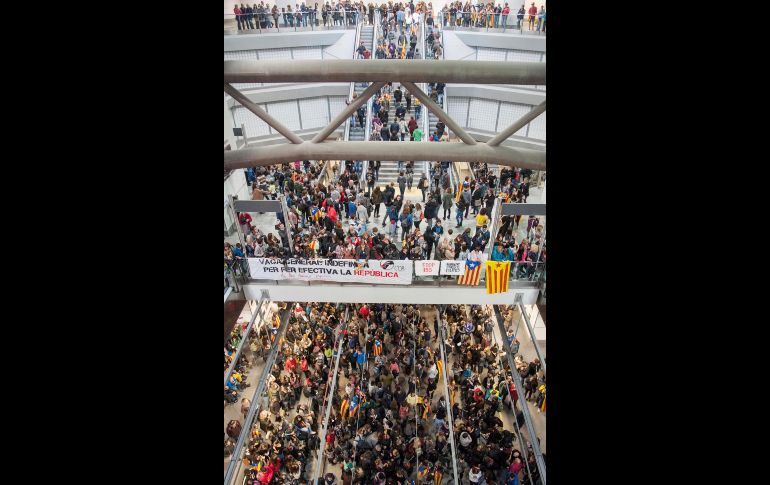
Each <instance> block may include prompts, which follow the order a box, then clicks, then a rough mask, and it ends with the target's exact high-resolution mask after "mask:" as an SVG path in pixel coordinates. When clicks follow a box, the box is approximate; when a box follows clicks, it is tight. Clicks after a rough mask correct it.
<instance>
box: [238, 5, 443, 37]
mask: <svg viewBox="0 0 770 485" xmlns="http://www.w3.org/2000/svg"><path fill="white" fill-rule="evenodd" d="M375 10H379V11H380V12H381V15H382V17H383V18H385V19H386V20H388V21H389V20H390V19H391V18H392V19H393V20H394V21H397V22H398V25H399V29H401V28H403V27H407V29H408V28H409V27H411V26H412V25H413V24H419V22H420V21H421V20H424V19H426V16H430V17H431V22H432V16H433V4H432V3H430V2H428V3H427V4H426V3H425V2H417V3H416V4H415V2H396V3H394V2H392V1H390V2H387V3H386V2H383V3H381V4H376V3H373V2H369V3H368V4H366V3H365V2H363V1H359V2H351V1H349V0H345V1H340V2H335V1H332V2H326V3H323V2H321V4H320V6H319V3H318V2H315V3H313V4H312V5H311V4H310V3H307V4H306V3H305V2H302V3H301V4H300V3H297V4H295V6H294V8H293V9H292V6H291V4H289V5H288V6H287V7H282V8H281V9H280V10H279V9H278V5H277V4H274V5H273V6H270V3H269V2H267V3H265V2H264V1H260V2H259V4H257V3H254V4H252V5H249V4H248V3H246V4H243V3H236V4H234V8H233V14H234V15H235V20H236V24H237V27H238V30H255V29H270V28H273V27H275V28H279V27H280V26H283V27H295V26H296V27H308V26H318V27H330V28H333V27H337V26H347V25H356V24H358V23H359V22H363V23H364V24H367V25H372V24H373V23H374V12H375ZM281 22H282V24H281Z"/></svg>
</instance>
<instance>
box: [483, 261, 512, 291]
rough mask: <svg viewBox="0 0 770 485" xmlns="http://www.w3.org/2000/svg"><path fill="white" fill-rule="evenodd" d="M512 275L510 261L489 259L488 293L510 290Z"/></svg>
mask: <svg viewBox="0 0 770 485" xmlns="http://www.w3.org/2000/svg"><path fill="white" fill-rule="evenodd" d="M510 275H511V262H510V261H487V294H492V293H504V292H506V291H508V279H509V278H510Z"/></svg>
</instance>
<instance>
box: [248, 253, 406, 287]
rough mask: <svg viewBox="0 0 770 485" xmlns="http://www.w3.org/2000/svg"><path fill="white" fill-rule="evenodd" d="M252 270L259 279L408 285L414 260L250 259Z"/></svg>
mask: <svg viewBox="0 0 770 485" xmlns="http://www.w3.org/2000/svg"><path fill="white" fill-rule="evenodd" d="M248 261H249V273H250V275H251V277H252V278H254V279H258V280H301V281H334V282H337V283H368V284H378V285H408V284H411V283H412V272H413V271H412V269H413V268H412V261H409V260H391V259H381V260H377V259H372V260H369V261H368V262H366V261H363V260H361V261H356V260H354V259H304V258H287V259H286V260H282V259H280V258H248Z"/></svg>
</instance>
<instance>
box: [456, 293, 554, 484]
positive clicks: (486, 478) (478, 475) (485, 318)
mask: <svg viewBox="0 0 770 485" xmlns="http://www.w3.org/2000/svg"><path fill="white" fill-rule="evenodd" d="M507 315H508V316H507V317H506V319H505V322H504V324H505V326H506V328H507V335H506V338H507V340H508V343H509V345H510V349H511V350H510V351H511V353H512V354H514V356H515V362H516V364H515V365H516V367H517V371H518V372H519V375H520V376H521V377H522V380H523V381H524V383H525V386H528V384H526V383H527V382H530V384H529V385H531V383H532V382H533V381H534V382H537V380H538V379H540V381H542V382H543V383H544V382H545V376H544V375H543V374H542V372H541V365H540V361H539V360H538V359H534V360H533V361H532V362H526V361H525V360H524V359H523V357H522V356H521V355H520V354H518V350H519V346H520V343H519V341H518V340H517V339H516V338H515V336H514V330H513V325H512V323H513V322H512V316H513V311H512V310H510V311H508V312H507ZM444 320H445V322H446V329H445V335H446V338H447V341H446V347H447V348H448V349H449V352H448V355H447V366H448V367H449V366H450V365H451V371H450V372H448V373H447V378H448V379H449V389H450V393H451V395H452V403H451V405H452V416H453V418H454V424H455V436H456V437H458V438H457V439H458V441H459V445H460V450H461V451H460V452H458V459H459V462H460V466H461V468H462V469H463V471H462V472H461V473H460V476H465V473H466V470H467V476H468V479H469V481H470V482H471V483H478V484H483V483H487V484H494V483H509V484H510V483H516V484H533V483H537V479H538V477H539V474H538V469H537V464H536V462H535V457H534V453H533V452H532V448H531V444H529V443H528V444H527V453H526V454H525V455H522V452H521V451H520V450H519V449H517V447H516V446H517V445H518V446H521V444H522V443H523V442H524V441H523V440H517V442H516V443H514V442H513V439H514V437H515V436H520V432H519V433H518V434H517V432H518V431H519V430H521V428H522V427H523V426H524V413H523V412H522V411H521V409H520V408H521V406H522V405H523V404H519V390H517V389H516V385H515V383H514V381H513V378H512V376H511V369H510V366H509V364H508V361H507V358H503V357H504V356H505V352H504V350H503V347H502V342H498V341H497V339H496V337H495V335H494V324H493V320H492V318H491V308H490V307H482V306H478V305H471V306H467V305H450V306H448V307H447V308H446V310H445V313H444ZM519 362H521V363H522V364H523V365H524V366H525V367H526V370H520V369H519V364H518V363H519ZM525 379H526V380H525ZM543 385H544V384H543ZM527 389H529V388H528V387H527ZM533 395H534V393H533ZM455 396H456V397H455ZM526 398H527V400H529V398H530V395H529V393H527V396H526ZM503 413H505V414H506V415H508V416H509V417H510V418H511V420H512V421H514V420H515V422H516V424H515V426H512V427H510V428H507V427H506V426H505V425H504V422H503V420H502V419H501V418H502V417H505V416H503V415H502V414H503ZM538 439H539V438H538Z"/></svg>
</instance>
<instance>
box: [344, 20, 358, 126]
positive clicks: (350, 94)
mask: <svg viewBox="0 0 770 485" xmlns="http://www.w3.org/2000/svg"><path fill="white" fill-rule="evenodd" d="M361 25H362V24H361V22H359V23H358V25H356V38H355V40H354V41H353V59H355V58H356V49H358V44H359V42H361ZM355 87H356V82H355V81H353V82H352V83H350V89H348V102H351V101H352V99H353V93H355ZM344 140H345V141H349V140H350V116H348V118H347V119H346V120H345V138H344Z"/></svg>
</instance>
